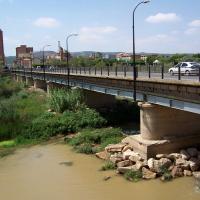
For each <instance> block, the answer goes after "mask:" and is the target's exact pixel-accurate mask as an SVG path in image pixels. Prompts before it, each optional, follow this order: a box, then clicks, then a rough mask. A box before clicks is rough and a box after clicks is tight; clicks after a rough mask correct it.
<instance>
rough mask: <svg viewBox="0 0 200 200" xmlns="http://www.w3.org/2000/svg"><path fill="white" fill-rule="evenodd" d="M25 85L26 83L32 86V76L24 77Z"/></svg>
mask: <svg viewBox="0 0 200 200" xmlns="http://www.w3.org/2000/svg"><path fill="white" fill-rule="evenodd" d="M26 85H28V86H34V81H33V78H31V77H26Z"/></svg>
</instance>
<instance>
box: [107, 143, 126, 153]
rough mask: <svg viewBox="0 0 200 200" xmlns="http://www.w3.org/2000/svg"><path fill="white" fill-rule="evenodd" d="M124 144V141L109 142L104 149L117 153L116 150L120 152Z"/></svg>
mask: <svg viewBox="0 0 200 200" xmlns="http://www.w3.org/2000/svg"><path fill="white" fill-rule="evenodd" d="M125 146H126V144H124V143H120V144H110V145H108V146H107V147H106V148H105V150H106V151H107V152H109V153H118V152H122V150H123V148H124V147H125Z"/></svg>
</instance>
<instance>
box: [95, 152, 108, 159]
mask: <svg viewBox="0 0 200 200" xmlns="http://www.w3.org/2000/svg"><path fill="white" fill-rule="evenodd" d="M95 155H96V157H97V158H100V159H102V160H109V158H110V153H108V152H107V151H102V152H99V153H96V154H95Z"/></svg>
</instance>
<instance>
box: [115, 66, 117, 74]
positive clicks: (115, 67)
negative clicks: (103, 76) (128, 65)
mask: <svg viewBox="0 0 200 200" xmlns="http://www.w3.org/2000/svg"><path fill="white" fill-rule="evenodd" d="M115 76H117V66H116V67H115Z"/></svg>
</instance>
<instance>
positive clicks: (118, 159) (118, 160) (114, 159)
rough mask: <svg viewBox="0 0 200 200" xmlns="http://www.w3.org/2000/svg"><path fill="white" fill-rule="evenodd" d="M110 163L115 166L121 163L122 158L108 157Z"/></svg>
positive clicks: (118, 156)
mask: <svg viewBox="0 0 200 200" xmlns="http://www.w3.org/2000/svg"><path fill="white" fill-rule="evenodd" d="M110 161H111V162H112V163H114V164H117V163H118V162H121V161H123V158H122V156H120V155H111V156H110Z"/></svg>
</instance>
